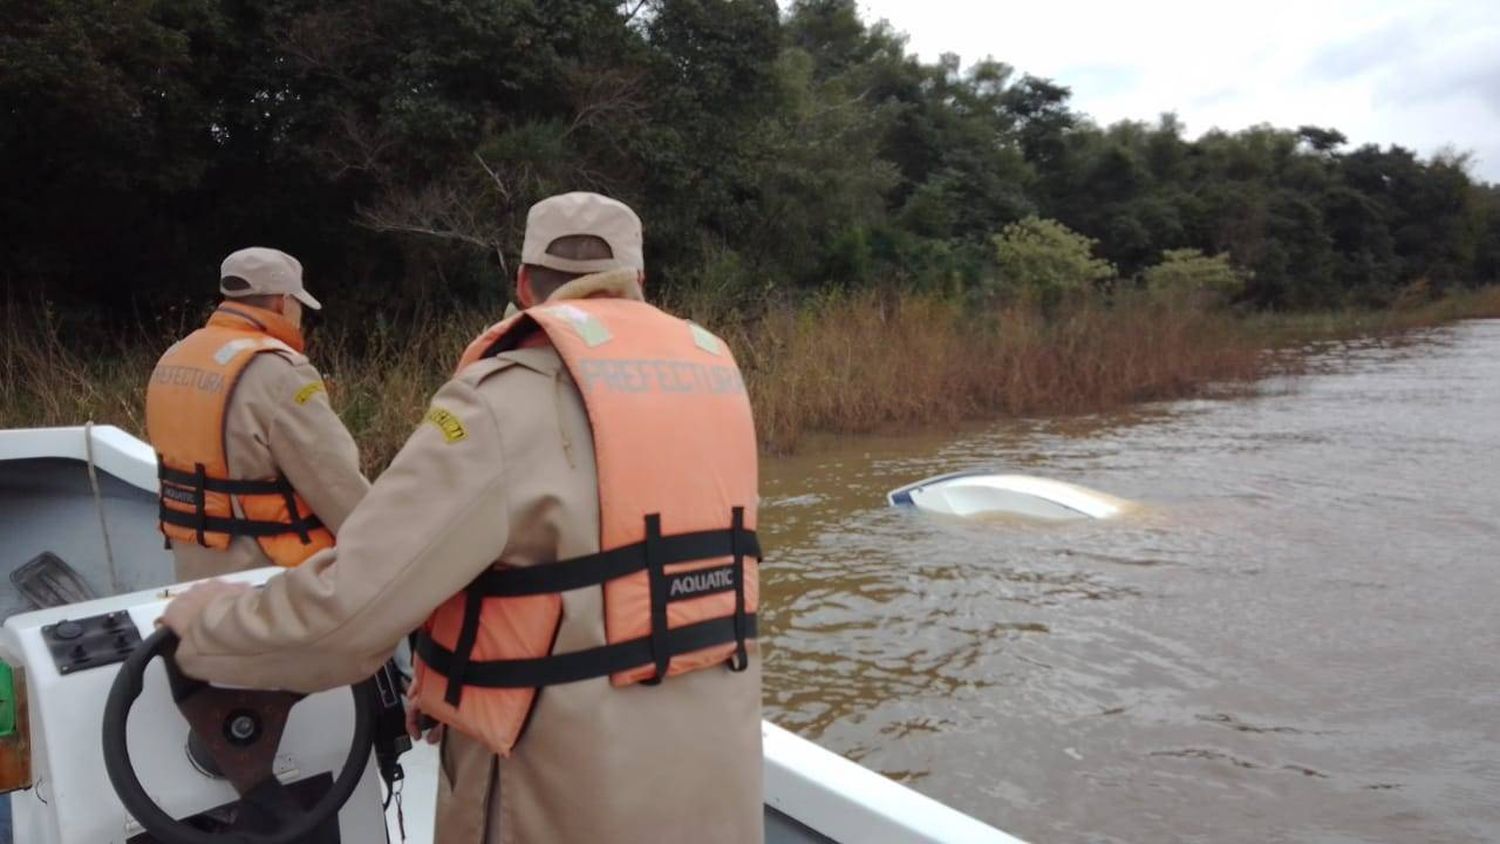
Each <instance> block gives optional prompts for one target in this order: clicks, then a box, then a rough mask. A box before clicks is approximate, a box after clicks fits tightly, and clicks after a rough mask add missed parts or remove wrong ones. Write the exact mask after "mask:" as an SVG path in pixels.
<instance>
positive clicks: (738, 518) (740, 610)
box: [729, 507, 750, 672]
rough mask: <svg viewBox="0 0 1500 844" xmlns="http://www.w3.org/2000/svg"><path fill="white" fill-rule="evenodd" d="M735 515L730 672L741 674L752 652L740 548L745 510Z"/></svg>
mask: <svg viewBox="0 0 1500 844" xmlns="http://www.w3.org/2000/svg"><path fill="white" fill-rule="evenodd" d="M733 513H734V527H733V532H732V533H731V534H730V540H729V547H730V553H731V554H732V555H733V556H734V656H733V657H731V658H730V659H729V670H730V671H735V672H739V671H744V670H745V669H746V668H749V667H750V652H749V651H748V650H746V648H745V549H744V548H742V547H740V537H741V536H743V535H744V532H745V508H744V507H735V508H734V510H733Z"/></svg>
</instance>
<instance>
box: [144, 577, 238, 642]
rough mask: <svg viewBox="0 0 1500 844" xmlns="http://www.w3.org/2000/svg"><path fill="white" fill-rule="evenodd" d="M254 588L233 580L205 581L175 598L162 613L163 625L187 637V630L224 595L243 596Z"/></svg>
mask: <svg viewBox="0 0 1500 844" xmlns="http://www.w3.org/2000/svg"><path fill="white" fill-rule="evenodd" d="M254 589H255V587H254V586H251V585H250V584H248V583H238V582H235V581H231V580H205V581H203V582H201V583H195V584H193V585H192V586H190V587H188V590H187V591H186V592H183V593H182V594H180V595H178V596H176V597H174V598H173V599H172V602H171V603H169V604H167V608H166V609H165V610H163V611H162V614H161V623H162V624H165V625H166V626H167V627H169V628H171V630H172V632H173V633H176V634H177V635H178V636H183V635H186V633H187V629H188V628H189V627H191V626H192V625H193V622H194V621H197V620H198V616H200V615H202V614H203V610H204V609H206V608H207V607H208V605H209V604H211V603H213V601H214V599H216V598H218V597H220V596H222V595H242V594H244V593H246V592H250V591H253V590H254Z"/></svg>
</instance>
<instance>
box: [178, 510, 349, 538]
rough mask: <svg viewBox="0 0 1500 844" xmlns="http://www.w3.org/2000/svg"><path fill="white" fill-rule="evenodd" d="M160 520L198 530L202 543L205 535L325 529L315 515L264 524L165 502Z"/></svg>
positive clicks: (270, 534)
mask: <svg viewBox="0 0 1500 844" xmlns="http://www.w3.org/2000/svg"><path fill="white" fill-rule="evenodd" d="M158 517H159V518H160V519H161V521H162V523H163V524H168V525H173V526H175V527H183V528H187V529H189V530H195V531H198V536H199V540H198V542H199V544H200V545H202V544H207V543H205V542H204V541H203V539H204V537H203V534H205V533H227V534H229V535H231V536H254V537H262V536H280V535H282V534H285V533H292V534H298V535H304V534H306V533H308V532H310V531H314V530H318V529H319V528H321V527H323V521H322V520H321V519H319V518H318V517H317V516H316V515H309V516H308V517H307V518H305V519H295V520H293V521H290V522H264V521H256V520H255V519H241V518H237V517H230V518H221V517H217V516H208V515H200V514H199V513H196V512H192V513H189V512H185V511H182V510H173V509H171V508H169V507H167V505H166V504H165V503H163V504H162V505H161V507H160V508H159V510H158Z"/></svg>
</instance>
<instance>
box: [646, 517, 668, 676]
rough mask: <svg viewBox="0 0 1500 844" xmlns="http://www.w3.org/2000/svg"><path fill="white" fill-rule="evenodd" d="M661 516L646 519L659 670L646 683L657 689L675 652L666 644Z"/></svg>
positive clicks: (654, 658) (654, 660) (654, 647)
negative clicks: (655, 686) (656, 686)
mask: <svg viewBox="0 0 1500 844" xmlns="http://www.w3.org/2000/svg"><path fill="white" fill-rule="evenodd" d="M661 540H662V536H661V514H660V513H652V514H650V515H648V516H646V542H645V545H646V580H647V586H648V587H649V591H650V594H651V661H652V663H654V664H655V666H656V676H654V677H652V678H650V679H648V680H644V681H643V682H645V683H647V684H649V685H653V686H654V685H656V684H657V683H660V682H661V681H662V680H664V679H666V677H667V665H668V664H669V663H671V661H672V652H671V650H670V646H669V645H668V644H667V634H668V633H669V632H670V630H669V628H668V627H667V591H668V589H669V588H670V587H668V586H667V562H666V559H665V558H664V555H663V554H662V551H661Z"/></svg>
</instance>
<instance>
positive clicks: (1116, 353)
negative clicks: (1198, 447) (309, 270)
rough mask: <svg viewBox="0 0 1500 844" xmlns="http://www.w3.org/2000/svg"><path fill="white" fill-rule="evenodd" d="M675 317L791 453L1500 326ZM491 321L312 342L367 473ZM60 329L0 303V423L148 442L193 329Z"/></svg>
mask: <svg viewBox="0 0 1500 844" xmlns="http://www.w3.org/2000/svg"><path fill="white" fill-rule="evenodd" d="M676 310H678V312H680V313H683V314H686V315H688V316H691V317H693V318H694V319H697V320H698V321H700V322H702V323H703V324H705V325H707V326H709V327H710V328H712V329H713V330H715V331H717V332H718V333H720V334H721V335H722V336H723V337H724V338H725V339H726V340H727V341H728V342H729V343H730V344H731V346H732V347H733V348H734V350H735V354H736V356H737V358H738V360H739V362H740V365H741V367H742V368H743V369H744V372H745V380H746V384H747V386H748V389H749V391H750V395H751V401H752V403H753V404H754V406H755V412H756V420H757V427H758V430H759V432H760V436H761V440H762V445H763V448H764V449H765V450H766V451H767V452H768V453H786V452H789V451H792V450H794V449H795V448H796V447H797V444H798V442H799V440H801V438H802V437H804V436H805V435H806V434H808V433H810V432H814V431H821V432H827V433H867V432H872V431H886V430H903V429H912V428H917V427H931V426H944V425H953V424H955V423H958V422H961V421H964V420H970V419H976V418H993V417H996V416H1010V415H1028V416H1035V415H1055V414H1073V413H1085V412H1099V411H1104V410H1109V409H1112V408H1116V407H1121V406H1124V405H1128V404H1131V403H1134V402H1139V401H1147V400H1159V399H1169V398H1180V397H1187V396H1191V395H1193V394H1195V393H1197V392H1199V391H1201V390H1203V389H1205V388H1207V387H1209V386H1211V385H1212V386H1215V387H1218V388H1222V387H1223V386H1225V385H1235V384H1249V383H1252V382H1254V381H1255V380H1256V379H1259V378H1261V377H1264V376H1265V375H1267V374H1270V373H1272V372H1284V371H1287V370H1288V368H1289V367H1290V368H1295V366H1296V356H1295V355H1284V354H1275V353H1274V352H1276V351H1278V350H1285V349H1289V348H1295V347H1297V346H1300V345H1303V344H1306V343H1309V342H1315V341H1318V340H1326V339H1340V338H1344V337H1350V336H1359V335H1389V334H1392V333H1395V332H1400V331H1405V330H1409V329H1412V328H1418V327H1425V326H1431V325H1437V324H1442V323H1445V322H1450V321H1453V320H1456V319H1462V318H1466V317H1481V316H1500V287H1492V288H1486V289H1484V290H1481V291H1478V292H1475V293H1469V294H1463V295H1459V296H1453V297H1449V298H1445V299H1442V300H1439V301H1436V302H1428V303H1423V304H1420V305H1416V306H1412V307H1406V308H1400V309H1394V310H1386V311H1346V312H1334V313H1318V314H1254V315H1250V316H1241V315H1236V314H1233V313H1231V312H1228V311H1205V310H1199V309H1194V308H1191V307H1186V306H1182V305H1174V304H1169V303H1163V302H1158V301H1151V300H1145V299H1142V300H1138V301H1116V302H1112V303H1104V302H1093V303H1084V304H1081V305H1077V306H1074V307H1072V308H1070V309H1067V310H1065V311H1063V312H1061V313H1057V314H1054V315H1052V316H1050V317H1048V316H1044V315H1043V314H1042V313H1040V312H1039V311H1038V310H1037V309H1035V308H1031V307H1023V306H1004V307H979V306H975V305H973V304H972V303H969V302H966V301H964V300H960V299H952V298H942V297H934V296H926V295H918V294H903V293H889V292H879V291H867V292H860V293H849V294H833V295H823V296H819V297H816V298H813V299H809V300H805V301H801V302H797V303H788V302H782V303H771V304H763V305H761V306H759V307H756V308H752V309H739V308H732V307H730V306H728V305H727V304H725V303H722V302H713V301H706V300H689V301H682V302H679V303H678V307H677V308H676ZM490 318H491V316H490V315H488V314H482V313H478V312H466V313H461V314H458V315H456V316H445V317H444V318H443V319H442V320H439V319H437V318H435V317H433V318H428V319H425V320H412V321H410V324H408V325H405V326H394V325H391V324H387V323H377V324H374V325H369V326H361V327H359V328H357V329H356V328H352V327H334V328H329V329H326V330H323V331H321V332H319V333H317V334H315V335H314V337H313V339H312V341H311V344H310V348H309V352H310V354H311V355H312V357H313V360H314V362H315V363H316V364H317V365H318V366H319V367H320V369H322V370H323V371H324V372H325V373H326V374H327V376H328V382H329V392H330V395H331V396H332V398H333V401H334V404H335V407H336V408H337V409H338V411H339V413H340V414H341V415H342V416H343V418H344V420H345V422H346V424H347V425H348V426H349V428H350V430H351V431H352V432H353V434H354V436H355V439H356V440H358V441H359V443H360V445H361V448H362V451H363V457H364V462H365V465H366V468H367V469H368V470H369V471H371V472H372V473H376V472H378V471H379V470H380V469H381V468H383V467H384V466H385V465H386V464H387V463H388V462H389V461H390V458H391V457H392V456H393V455H394V454H395V452H396V450H397V449H399V447H400V445H401V443H402V442H403V441H404V440H405V438H406V436H407V434H408V433H409V432H410V430H411V427H412V426H413V425H414V424H416V422H417V420H419V419H420V418H421V414H422V411H423V410H424V409H425V407H426V404H427V400H428V398H429V397H430V396H431V394H432V393H433V391H435V390H436V389H437V387H438V386H439V385H440V384H441V383H442V381H443V380H444V379H445V378H446V377H447V376H448V375H449V373H450V372H451V369H452V366H453V363H454V361H456V359H457V356H458V354H459V352H460V351H461V350H462V349H463V347H464V345H465V344H466V343H467V342H468V340H469V339H470V338H472V337H473V336H474V334H475V333H477V332H478V331H479V330H480V329H482V328H483V327H484V325H485V324H487V322H488V321H489V319H490ZM163 322H165V321H163ZM60 325H61V323H60V321H58V320H56V319H54V318H51V317H49V316H47V315H46V314H45V312H43V313H38V312H35V311H23V309H21V308H17V307H15V306H13V305H8V306H7V307H6V311H5V314H4V318H3V320H0V327H3V330H4V332H5V335H6V346H7V353H6V354H5V356H4V362H3V365H0V366H3V368H0V427H26V426H45V425H65V424H77V423H80V422H82V421H85V420H93V421H94V422H98V423H108V424H114V425H119V426H120V427H122V428H125V429H127V430H130V431H132V432H134V433H137V434H140V433H142V430H143V423H144V415H143V413H142V401H143V398H144V395H143V391H144V384H145V379H146V375H147V374H148V373H149V372H150V370H151V367H152V365H153V364H154V363H155V360H156V358H157V357H158V356H159V355H160V354H161V352H162V350H164V349H165V348H166V346H167V345H169V344H170V343H171V342H172V341H173V340H174V339H175V338H176V337H177V336H179V334H180V333H183V332H185V331H186V330H187V329H189V328H190V327H191V325H192V321H189V320H183V321H182V322H181V324H178V325H165V324H162V323H158V324H157V325H155V326H152V327H150V328H145V327H143V328H141V329H138V330H137V331H135V332H133V333H131V334H129V335H127V336H121V337H117V338H115V339H114V340H113V341H111V342H108V343H101V342H97V341H95V342H89V343H80V342H79V341H78V340H77V339H76V338H74V337H72V336H69V334H68V332H67V331H66V330H64V329H63V328H62V327H60ZM86 349H87V350H86Z"/></svg>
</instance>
